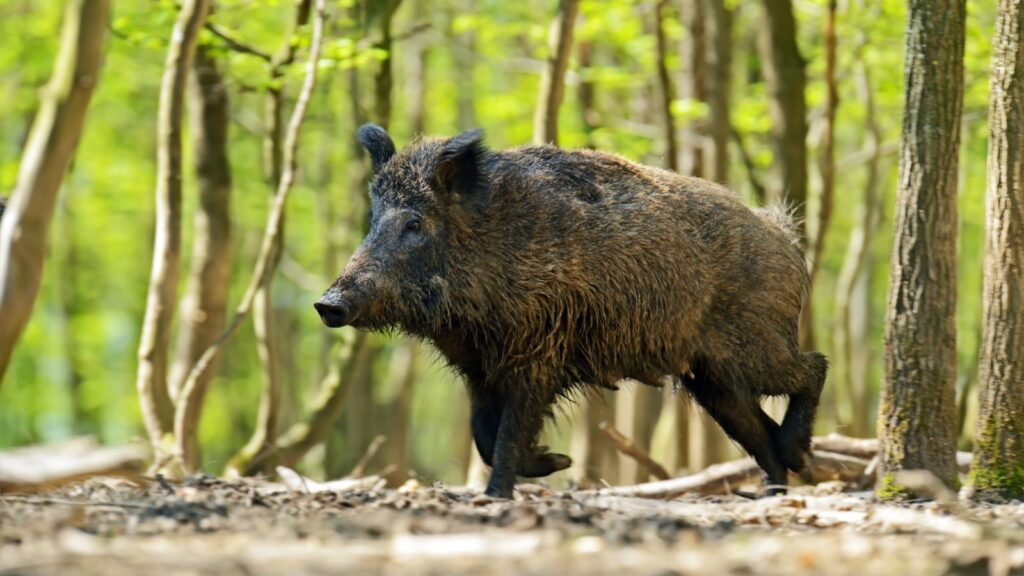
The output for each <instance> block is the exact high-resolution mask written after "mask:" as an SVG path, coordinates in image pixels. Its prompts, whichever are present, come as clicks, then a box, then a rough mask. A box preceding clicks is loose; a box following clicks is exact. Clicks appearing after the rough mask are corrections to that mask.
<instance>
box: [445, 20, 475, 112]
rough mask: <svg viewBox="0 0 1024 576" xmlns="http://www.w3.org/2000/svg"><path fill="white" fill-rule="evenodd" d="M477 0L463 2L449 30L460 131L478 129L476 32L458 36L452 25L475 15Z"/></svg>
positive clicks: (472, 31)
mask: <svg viewBox="0 0 1024 576" xmlns="http://www.w3.org/2000/svg"><path fill="white" fill-rule="evenodd" d="M475 13H476V0H462V2H461V3H460V4H459V5H458V7H457V8H453V9H452V12H451V13H450V15H449V30H450V32H451V34H452V39H451V40H452V41H451V46H452V47H453V48H452V61H453V62H454V64H455V109H456V124H457V125H458V128H459V131H460V132H462V131H466V130H470V129H472V128H475V127H476V122H477V120H476V100H475V98H474V95H475V93H476V90H475V88H474V86H475V85H476V75H475V73H474V68H475V67H476V31H474V30H473V29H470V30H467V31H465V32H463V33H461V34H457V33H456V31H455V30H451V23H453V22H455V19H456V18H457V17H458V16H460V15H462V14H475Z"/></svg>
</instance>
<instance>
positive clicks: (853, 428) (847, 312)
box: [832, 61, 882, 437]
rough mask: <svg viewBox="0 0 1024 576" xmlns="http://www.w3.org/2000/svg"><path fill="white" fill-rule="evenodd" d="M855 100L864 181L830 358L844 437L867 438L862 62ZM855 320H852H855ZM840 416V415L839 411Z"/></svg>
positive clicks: (875, 218) (869, 142) (873, 152)
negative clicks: (842, 405)
mask: <svg viewBox="0 0 1024 576" xmlns="http://www.w3.org/2000/svg"><path fill="white" fill-rule="evenodd" d="M857 87H858V96H859V98H860V100H861V101H862V102H864V107H865V122H866V126H867V133H866V136H865V144H864V150H865V153H866V154H867V155H868V158H869V159H868V163H867V174H866V182H865V184H864V201H863V202H862V203H861V207H860V217H859V220H858V222H857V225H856V226H855V227H854V229H853V231H852V232H851V233H850V240H849V242H848V243H847V250H846V257H845V258H844V260H843V267H842V269H841V270H840V272H839V279H838V280H837V282H836V284H837V287H836V307H835V310H836V313H835V317H836V319H837V321H836V328H835V331H834V333H833V334H834V336H833V338H834V339H833V346H832V349H833V354H834V355H835V356H836V357H837V360H838V362H836V365H837V366H836V367H837V368H838V370H836V371H835V372H836V373H835V377H836V380H838V382H837V384H838V386H837V387H838V389H839V390H840V394H838V395H837V397H841V398H843V399H844V400H845V401H846V403H847V405H848V406H849V411H848V417H847V418H844V421H845V422H847V423H848V429H847V430H848V432H847V433H848V434H850V435H851V436H858V437H861V436H867V435H868V434H869V431H870V430H869V423H870V418H871V415H870V411H869V410H868V408H869V406H868V383H867V378H868V372H867V371H866V370H865V368H864V366H865V365H866V363H865V362H864V355H865V354H866V353H867V352H866V350H864V348H866V342H864V338H865V337H866V335H867V334H868V333H869V332H870V326H869V325H865V326H858V322H857V320H858V317H859V318H860V319H861V323H865V322H868V319H869V318H870V314H868V313H867V310H866V309H865V308H866V306H864V305H863V304H862V305H860V306H859V309H857V310H855V306H854V304H855V303H856V300H857V296H858V293H865V295H866V291H867V289H868V287H867V285H866V284H865V282H864V279H865V277H866V276H867V275H869V274H870V273H871V254H872V244H873V240H874V237H875V234H876V231H877V229H878V224H879V220H880V219H881V213H880V212H881V202H880V201H879V197H878V196H879V194H878V187H879V184H880V182H879V180H880V178H879V176H880V174H879V172H880V163H881V158H882V154H881V148H880V145H881V139H882V131H881V127H880V126H879V124H878V118H877V117H876V114H875V100H874V93H873V92H872V85H871V77H870V75H869V70H868V67H867V65H866V64H865V63H864V62H863V61H862V62H859V63H858V64H857ZM855 316H857V317H855ZM839 412H840V414H842V413H843V411H841V410H840V411H839Z"/></svg>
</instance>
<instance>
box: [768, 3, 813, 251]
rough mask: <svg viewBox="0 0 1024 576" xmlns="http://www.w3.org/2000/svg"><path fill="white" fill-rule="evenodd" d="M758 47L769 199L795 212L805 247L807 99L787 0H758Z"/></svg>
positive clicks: (790, 10)
mask: <svg viewBox="0 0 1024 576" xmlns="http://www.w3.org/2000/svg"><path fill="white" fill-rule="evenodd" d="M762 5H763V6H764V9H763V10H762V11H761V13H762V16H763V18H764V23H763V24H762V25H761V28H760V30H761V33H760V42H759V45H760V51H761V58H762V70H763V72H764V79H765V84H766V87H767V89H768V95H769V97H770V98H771V100H770V105H769V110H770V112H771V116H772V147H773V149H774V153H775V166H776V167H777V169H778V170H779V173H780V175H781V178H780V179H779V182H778V185H777V186H775V187H773V190H772V196H773V198H772V200H774V201H776V202H779V201H782V202H786V203H787V204H789V205H791V206H792V207H793V209H794V210H795V211H796V220H797V223H798V228H799V233H800V239H801V242H802V243H803V245H804V246H805V247H806V246H807V232H806V229H805V227H804V220H805V216H806V204H807V142H806V139H807V102H806V99H805V96H804V84H805V82H806V81H805V78H804V59H803V56H801V55H800V49H799V47H798V46H797V28H796V18H795V17H794V15H793V3H792V0H762Z"/></svg>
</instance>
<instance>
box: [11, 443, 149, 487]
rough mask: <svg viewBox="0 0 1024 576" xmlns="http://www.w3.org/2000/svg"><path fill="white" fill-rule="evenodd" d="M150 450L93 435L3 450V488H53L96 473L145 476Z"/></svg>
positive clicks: (138, 477)
mask: <svg viewBox="0 0 1024 576" xmlns="http://www.w3.org/2000/svg"><path fill="white" fill-rule="evenodd" d="M147 457H148V451H147V450H146V449H145V448H144V447H142V446H131V445H129V446H110V447H105V446H100V445H99V443H98V442H96V439H95V438H93V437H91V436H85V437H80V438H73V439H71V440H68V441H65V442H59V443H56V444H45V445H41V446H28V447H25V448H15V449H12V450H6V451H3V452H0V492H2V493H4V494H9V493H13V492H20V493H31V492H43V491H46V490H51V489H53V488H56V487H58V486H63V485H65V484H70V483H72V482H79V481H81V480H85V479H87V478H92V477H94V476H117V477H121V478H127V479H129V480H133V481H141V480H142V476H141V474H142V470H143V469H144V465H145V461H146V458H147Z"/></svg>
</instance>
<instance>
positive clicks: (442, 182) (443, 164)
mask: <svg viewBox="0 0 1024 576" xmlns="http://www.w3.org/2000/svg"><path fill="white" fill-rule="evenodd" d="M486 152H487V150H486V148H485V147H484V133H483V132H482V131H481V130H480V129H479V128H476V129H473V130H469V131H467V132H463V133H462V134H459V135H458V136H453V137H452V138H449V139H448V141H447V142H445V143H444V144H443V145H442V146H441V154H440V156H439V157H438V159H437V168H436V169H435V171H434V178H435V180H436V182H435V184H436V185H437V189H438V190H439V191H441V192H442V193H449V194H459V195H460V196H464V197H468V198H472V197H474V196H477V195H478V193H479V192H481V191H482V190H483V189H484V181H483V168H482V166H481V164H482V162H483V159H484V154H486ZM475 199H479V198H475Z"/></svg>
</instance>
